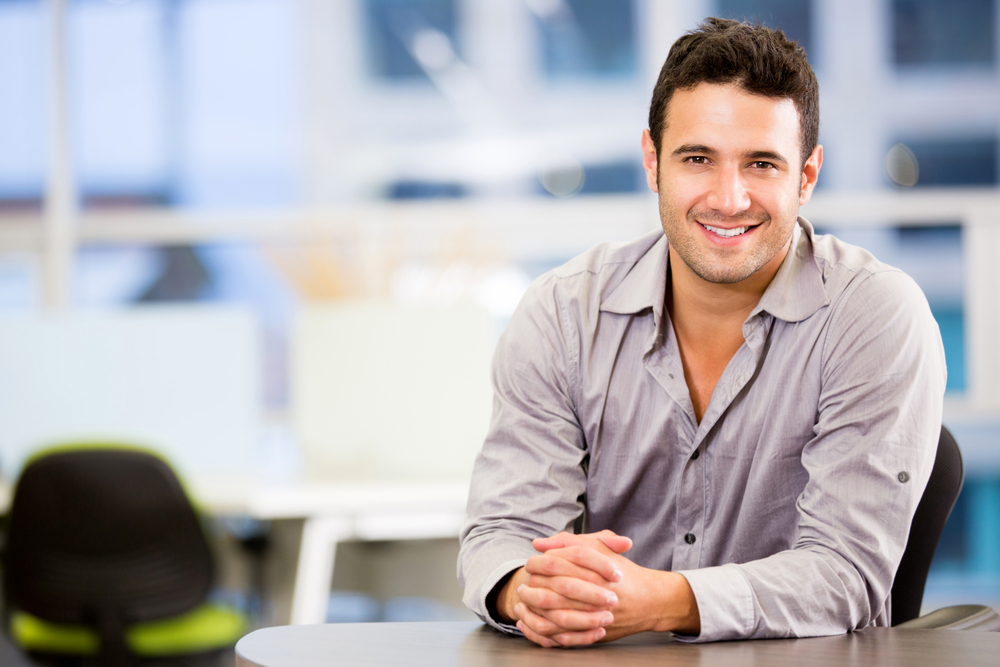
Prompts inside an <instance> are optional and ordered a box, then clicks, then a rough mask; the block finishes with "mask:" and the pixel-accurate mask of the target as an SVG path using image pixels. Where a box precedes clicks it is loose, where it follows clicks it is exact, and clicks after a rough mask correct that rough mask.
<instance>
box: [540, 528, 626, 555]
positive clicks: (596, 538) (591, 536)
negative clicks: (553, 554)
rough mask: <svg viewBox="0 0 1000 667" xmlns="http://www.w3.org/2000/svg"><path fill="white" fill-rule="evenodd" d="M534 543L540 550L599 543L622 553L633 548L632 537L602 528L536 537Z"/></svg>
mask: <svg viewBox="0 0 1000 667" xmlns="http://www.w3.org/2000/svg"><path fill="white" fill-rule="evenodd" d="M532 544H533V545H534V547H535V549H537V550H538V551H548V550H550V549H561V548H564V547H568V546H573V545H587V546H595V545H598V544H599V545H601V546H603V547H607V548H608V549H610V550H611V551H613V552H615V553H617V554H621V553H625V552H626V551H628V550H629V549H631V548H632V540H631V539H629V538H627V537H623V536H621V535H617V534H615V533H614V532H612V531H610V530H602V531H601V532H599V533H583V534H580V535H574V534H572V533H567V532H561V533H558V534H556V535H553V536H552V537H538V538H535V539H534V540H533V541H532Z"/></svg>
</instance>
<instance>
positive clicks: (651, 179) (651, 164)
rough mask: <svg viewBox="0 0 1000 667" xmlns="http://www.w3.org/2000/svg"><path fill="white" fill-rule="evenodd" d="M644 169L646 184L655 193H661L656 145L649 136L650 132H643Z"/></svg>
mask: <svg viewBox="0 0 1000 667" xmlns="http://www.w3.org/2000/svg"><path fill="white" fill-rule="evenodd" d="M642 168H643V169H645V170H646V184H647V185H649V189H650V190H652V191H653V192H659V191H660V190H659V185H658V184H657V179H656V175H657V163H656V145H655V144H654V143H653V138H652V137H651V136H649V130H643V131H642Z"/></svg>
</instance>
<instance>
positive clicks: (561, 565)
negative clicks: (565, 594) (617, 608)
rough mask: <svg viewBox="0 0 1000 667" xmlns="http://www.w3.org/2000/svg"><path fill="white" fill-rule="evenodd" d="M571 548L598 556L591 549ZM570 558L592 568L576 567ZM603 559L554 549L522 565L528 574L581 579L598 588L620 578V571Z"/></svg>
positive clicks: (608, 560) (613, 564)
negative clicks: (588, 564) (587, 564)
mask: <svg viewBox="0 0 1000 667" xmlns="http://www.w3.org/2000/svg"><path fill="white" fill-rule="evenodd" d="M573 548H574V549H579V550H581V551H590V552H592V554H593V555H594V556H600V554H598V553H596V552H594V550H593V549H587V548H586V547H573ZM570 558H573V559H575V560H578V561H581V562H583V563H590V564H592V565H593V567H587V566H586V565H578V564H577V563H575V562H573V560H570ZM604 558H605V560H603V561H602V560H600V559H599V558H595V557H593V556H592V557H590V558H587V557H585V556H582V555H580V554H574V553H572V552H570V551H569V550H565V549H554V550H553V551H550V552H548V553H545V554H541V555H539V556H532V557H531V558H529V559H528V562H527V563H525V564H524V571H525V572H527V573H528V574H540V575H544V576H546V577H576V578H577V579H583V580H584V581H589V582H590V583H592V584H597V585H599V586H606V585H608V584H610V583H614V582H615V581H620V580H621V578H622V574H621V570H619V568H618V566H617V565H616V564H615V563H612V562H611V561H610V559H608V558H607V557H604ZM609 577H611V578H609Z"/></svg>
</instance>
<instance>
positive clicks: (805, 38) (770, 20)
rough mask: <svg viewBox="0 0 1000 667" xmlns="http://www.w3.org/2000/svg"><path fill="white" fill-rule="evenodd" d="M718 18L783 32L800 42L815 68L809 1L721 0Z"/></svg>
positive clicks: (810, 5) (719, 0)
mask: <svg viewBox="0 0 1000 667" xmlns="http://www.w3.org/2000/svg"><path fill="white" fill-rule="evenodd" d="M717 12H718V16H720V17H722V18H727V19H736V20H738V21H749V22H752V23H753V22H759V23H762V24H763V25H766V26H767V27H768V28H773V29H775V30H781V31H782V32H784V33H785V36H786V37H788V39H790V40H792V41H794V42H798V44H799V46H801V47H802V48H803V49H805V50H806V53H807V54H809V56H810V61H812V62H813V65H815V61H814V60H813V57H814V54H813V53H812V2H810V0H718V9H717Z"/></svg>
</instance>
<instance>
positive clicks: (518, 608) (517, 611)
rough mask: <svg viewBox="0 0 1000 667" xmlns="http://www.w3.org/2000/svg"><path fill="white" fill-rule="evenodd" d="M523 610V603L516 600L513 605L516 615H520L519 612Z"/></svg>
mask: <svg viewBox="0 0 1000 667" xmlns="http://www.w3.org/2000/svg"><path fill="white" fill-rule="evenodd" d="M523 611H524V605H523V604H521V603H520V602H518V603H517V604H516V605H514V613H515V614H517V615H518V616H520V615H521V612H523Z"/></svg>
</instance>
